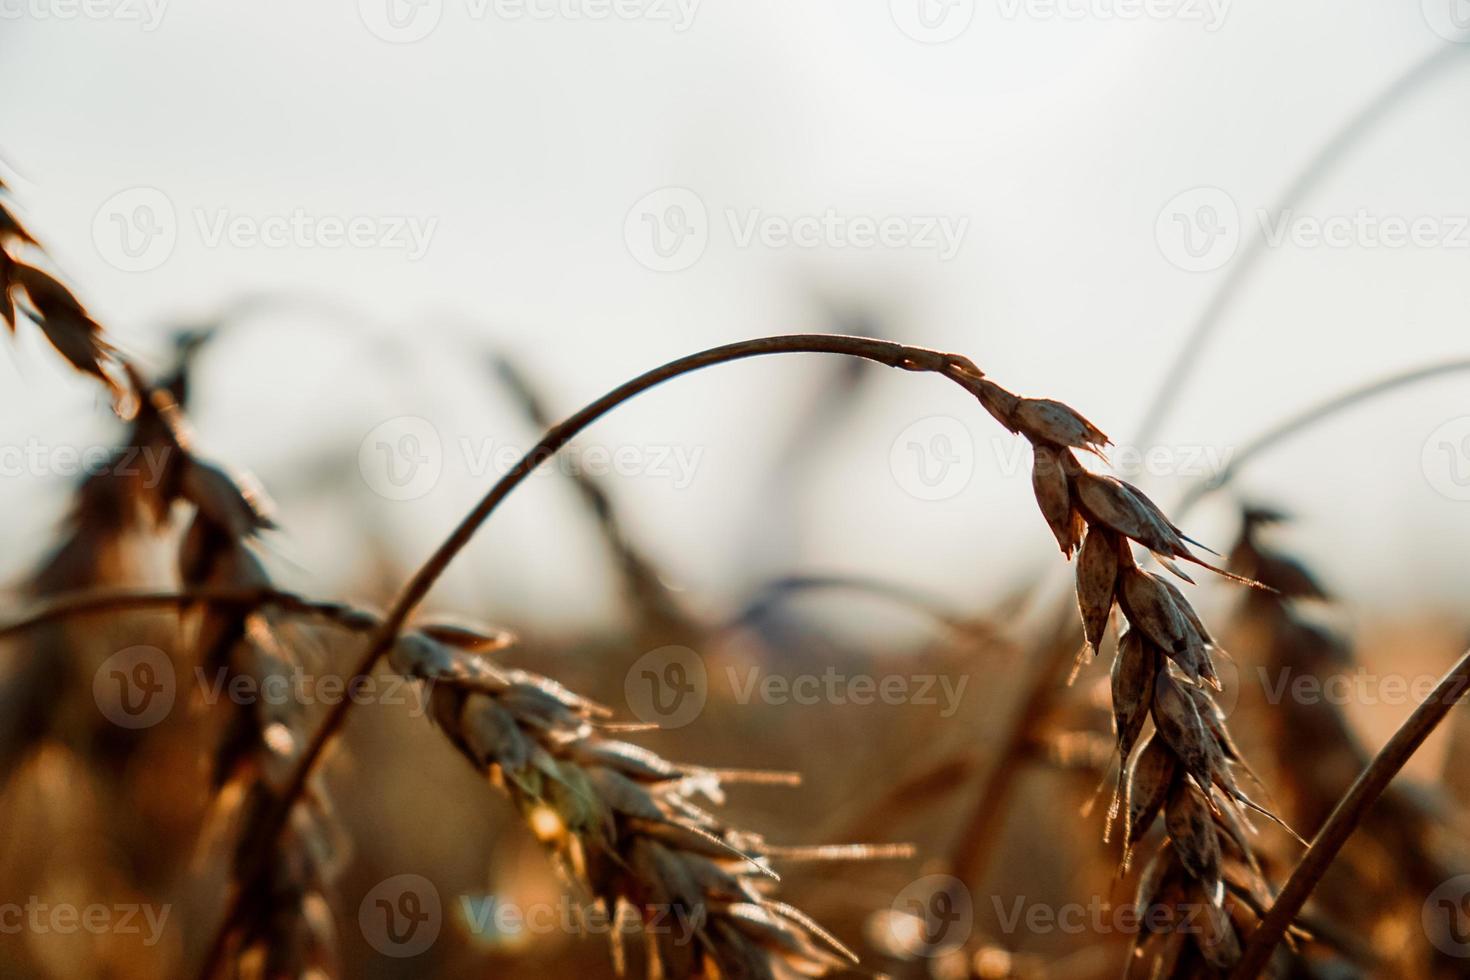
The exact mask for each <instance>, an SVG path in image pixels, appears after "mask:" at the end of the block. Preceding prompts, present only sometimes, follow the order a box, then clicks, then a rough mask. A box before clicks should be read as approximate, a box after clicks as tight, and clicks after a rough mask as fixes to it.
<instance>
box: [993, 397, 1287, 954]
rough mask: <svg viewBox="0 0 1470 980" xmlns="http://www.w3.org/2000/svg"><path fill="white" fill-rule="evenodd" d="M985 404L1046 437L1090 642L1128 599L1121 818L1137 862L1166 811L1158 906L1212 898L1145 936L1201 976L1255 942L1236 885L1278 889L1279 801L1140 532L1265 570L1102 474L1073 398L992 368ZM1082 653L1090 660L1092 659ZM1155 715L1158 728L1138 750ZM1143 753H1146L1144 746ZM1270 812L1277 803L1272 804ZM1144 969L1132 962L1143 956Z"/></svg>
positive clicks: (1058, 514)
mask: <svg viewBox="0 0 1470 980" xmlns="http://www.w3.org/2000/svg"><path fill="white" fill-rule="evenodd" d="M965 383H966V387H968V388H969V389H970V390H971V391H972V392H974V393H975V394H976V396H977V397H978V398H979V399H980V402H981V404H982V405H983V406H984V407H985V408H986V409H987V410H988V411H989V412H990V413H991V414H992V415H993V416H995V418H996V419H997V420H999V421H1000V422H1001V424H1002V425H1004V426H1005V427H1006V428H1007V429H1009V430H1011V431H1012V432H1015V433H1019V434H1020V435H1022V436H1023V437H1025V438H1026V439H1027V440H1028V441H1029V442H1030V443H1031V445H1032V449H1033V464H1032V465H1033V470H1032V473H1033V487H1034V489H1035V493H1036V498H1037V503H1038V505H1039V506H1040V508H1041V512H1042V515H1043V516H1044V517H1045V519H1046V522H1047V525H1048V526H1049V527H1050V528H1051V529H1052V532H1053V534H1054V535H1055V536H1056V538H1057V541H1058V544H1059V545H1060V546H1061V549H1062V553H1063V554H1064V555H1066V556H1068V557H1070V556H1071V555H1072V553H1073V552H1074V551H1078V560H1077V574H1076V579H1077V604H1078V609H1079V612H1080V614H1081V618H1082V624H1083V633H1084V640H1085V644H1086V645H1085V647H1084V653H1085V651H1086V650H1089V649H1090V650H1092V651H1093V652H1094V653H1096V652H1097V650H1098V649H1099V646H1100V644H1101V642H1102V639H1103V634H1104V633H1105V631H1106V628H1107V625H1108V621H1109V620H1110V619H1111V617H1112V612H1113V609H1114V607H1115V606H1116V607H1117V608H1118V609H1119V610H1121V612H1122V615H1123V618H1124V620H1125V621H1126V623H1127V627H1128V628H1127V629H1126V631H1125V632H1124V633H1123V635H1122V636H1121V637H1120V639H1119V643H1118V652H1117V659H1116V661H1115V662H1114V665H1113V683H1112V687H1113V711H1114V718H1115V737H1116V740H1117V748H1118V755H1119V766H1120V772H1119V782H1118V789H1117V791H1116V792H1115V794H1114V799H1113V803H1112V805H1111V806H1110V808H1109V823H1111V822H1112V820H1113V819H1115V818H1116V817H1117V815H1118V814H1119V813H1120V811H1121V812H1122V814H1123V817H1124V834H1123V838H1124V841H1123V847H1124V857H1123V866H1124V867H1126V866H1127V864H1128V861H1129V859H1130V856H1131V853H1132V849H1133V848H1134V847H1135V846H1136V845H1137V844H1138V843H1139V842H1140V841H1141V840H1142V839H1143V836H1144V834H1145V833H1146V832H1147V831H1148V829H1149V827H1150V826H1151V825H1152V824H1153V823H1154V821H1155V820H1156V819H1157V818H1158V816H1160V815H1161V814H1162V816H1163V817H1164V822H1165V826H1166V827H1167V829H1168V834H1169V843H1168V844H1166V845H1165V847H1164V848H1163V849H1162V850H1160V851H1159V852H1158V853H1157V854H1156V855H1155V856H1154V859H1153V861H1152V862H1151V864H1150V871H1149V872H1148V873H1146V874H1145V875H1144V881H1143V883H1142V884H1141V886H1140V892H1139V900H1140V903H1141V904H1142V905H1143V906H1144V907H1153V906H1156V905H1162V906H1167V907H1177V908H1180V909H1183V908H1190V907H1192V908H1198V909H1203V910H1204V915H1205V918H1206V919H1207V920H1208V927H1207V928H1206V929H1203V930H1191V931H1190V933H1189V934H1188V935H1186V934H1185V932H1184V931H1181V930H1179V929H1170V930H1167V931H1165V932H1163V933H1161V935H1160V936H1158V937H1140V938H1141V939H1142V940H1154V941H1152V942H1147V941H1145V942H1143V943H1141V948H1140V949H1139V958H1140V959H1141V958H1142V957H1143V956H1144V955H1145V954H1148V953H1151V954H1152V963H1151V965H1150V973H1151V975H1152V976H1155V977H1173V976H1189V975H1192V973H1191V971H1192V970H1193V969H1194V966H1192V965H1191V964H1194V963H1195V962H1196V961H1199V960H1203V961H1204V962H1205V963H1206V964H1208V966H1209V967H1210V968H1211V969H1217V970H1223V969H1229V968H1230V967H1231V966H1232V965H1233V964H1234V962H1235V960H1237V959H1238V958H1239V957H1240V955H1241V942H1240V937H1239V935H1237V934H1236V932H1235V926H1234V925H1233V919H1232V916H1233V915H1234V914H1236V906H1235V905H1234V904H1233V903H1232V902H1231V900H1230V899H1229V898H1227V896H1228V895H1229V894H1231V892H1232V891H1233V890H1244V891H1247V892H1249V893H1257V892H1260V891H1262V890H1263V889H1264V887H1265V883H1264V881H1263V880H1262V879H1261V876H1260V873H1259V869H1258V865H1257V862H1256V860H1255V857H1254V855H1253V854H1252V853H1251V850H1250V846H1249V843H1248V840H1247V838H1246V835H1245V834H1244V833H1243V832H1242V831H1241V828H1244V827H1248V826H1249V825H1248V822H1247V821H1246V819H1245V817H1244V814H1243V812H1242V811H1241V808H1242V807H1245V808H1248V809H1253V810H1257V811H1260V812H1263V813H1264V812H1265V811H1264V810H1262V809H1261V808H1260V807H1259V806H1257V804H1256V803H1255V802H1254V801H1252V800H1251V799H1250V798H1249V797H1247V796H1246V794H1245V793H1244V792H1242V791H1241V789H1240V787H1239V785H1238V783H1237V781H1236V779H1235V776H1234V774H1233V769H1234V768H1235V767H1237V766H1241V765H1243V760H1241V758H1240V756H1239V752H1238V751H1237V750H1236V748H1235V745H1234V743H1233V742H1232V741H1231V740H1230V737H1229V735H1228V733H1227V732H1226V731H1225V727H1224V722H1223V715H1222V714H1221V713H1220V712H1219V711H1218V709H1217V708H1216V706H1215V704H1214V701H1213V699H1212V697H1211V695H1210V693H1209V691H1208V690H1206V689H1205V688H1206V686H1210V687H1215V688H1218V687H1219V686H1220V682H1219V678H1218V674H1217V672H1216V670H1215V667H1214V664H1213V660H1212V655H1211V650H1212V649H1215V641H1214V638H1213V636H1211V634H1210V632H1209V630H1207V629H1206V628H1205V625H1204V623H1203V621H1202V620H1201V619H1200V617H1199V615H1198V614H1197V613H1196V612H1195V611H1194V609H1193V607H1192V606H1191V605H1190V603H1189V602H1188V600H1187V599H1186V598H1185V596H1184V594H1183V593H1182V592H1181V591H1180V590H1179V589H1178V588H1177V587H1176V586H1175V585H1174V584H1173V583H1171V582H1169V581H1168V580H1167V579H1165V578H1164V577H1162V576H1159V575H1155V574H1153V573H1151V572H1148V571H1145V570H1144V569H1142V568H1140V567H1139V566H1138V564H1137V562H1136V560H1135V558H1134V554H1133V545H1135V544H1136V545H1140V546H1142V547H1143V548H1144V549H1146V550H1147V551H1149V552H1151V553H1153V555H1154V556H1155V557H1156V558H1157V559H1158V560H1159V561H1160V563H1161V564H1163V566H1164V567H1165V568H1167V569H1169V570H1170V571H1171V572H1173V573H1174V574H1175V575H1177V576H1179V577H1180V578H1182V579H1184V580H1185V581H1190V579H1189V577H1188V576H1187V575H1185V574H1184V572H1183V571H1182V570H1181V569H1180V568H1179V567H1178V566H1177V565H1176V564H1175V560H1176V559H1177V560H1180V561H1185V562H1190V563H1192V564H1196V565H1200V566H1202V567H1205V568H1208V569H1210V570H1212V571H1216V572H1219V573H1220V574H1222V575H1225V576H1226V577H1229V578H1231V579H1233V580H1237V581H1241V582H1245V583H1247V584H1250V585H1252V586H1259V584H1260V583H1257V582H1254V581H1252V580H1249V579H1245V578H1243V577H1242V576H1238V575H1235V574H1233V573H1230V572H1227V571H1225V570H1224V569H1221V568H1218V567H1216V566H1215V565H1213V564H1211V563H1209V562H1207V561H1205V560H1204V559H1201V558H1199V557H1198V556H1197V555H1195V554H1194V552H1193V551H1192V550H1191V549H1190V547H1189V545H1190V543H1191V542H1190V539H1189V538H1188V537H1186V536H1185V534H1184V532H1183V531H1181V530H1180V529H1179V528H1178V527H1176V526H1175V525H1174V524H1173V523H1172V522H1171V521H1170V520H1169V519H1168V517H1167V516H1166V515H1165V514H1164V512H1163V511H1162V510H1161V509H1160V508H1159V507H1158V506H1157V505H1156V504H1154V503H1153V501H1151V500H1149V498H1148V497H1147V496H1146V495H1145V494H1144V493H1143V491H1141V490H1139V489H1138V488H1137V487H1134V486H1131V485H1130V484H1128V483H1125V482H1123V481H1122V480H1118V479H1115V478H1113V477H1109V476H1102V475H1099V474H1095V473H1091V472H1089V471H1088V470H1086V469H1085V468H1083V466H1082V465H1081V463H1080V462H1079V461H1078V459H1077V457H1076V456H1075V455H1074V451H1075V450H1081V451H1085V452H1090V453H1093V454H1095V455H1097V456H1099V457H1101V456H1102V455H1103V450H1104V448H1105V447H1106V446H1107V445H1108V438H1107V436H1106V435H1104V434H1103V432H1102V431H1101V430H1100V429H1098V428H1097V426H1095V425H1093V424H1092V423H1091V422H1089V421H1088V420H1087V419H1086V418H1084V417H1083V416H1082V415H1081V414H1080V413H1078V412H1076V411H1075V410H1073V409H1072V408H1070V407H1068V406H1067V405H1064V404H1062V403H1060V402H1055V401H1050V400H1045V399H1032V398H1022V397H1020V396H1017V395H1014V394H1012V393H1011V392H1009V391H1006V390H1005V389H1004V388H1002V387H1000V386H999V385H997V384H995V383H994V382H992V381H990V380H989V379H985V378H981V377H978V376H976V377H972V378H969V379H967V381H966V382H965ZM1079 663H1080V661H1079ZM1149 719H1152V720H1153V722H1154V726H1155V731H1154V734H1153V735H1152V736H1151V737H1150V738H1149V739H1148V740H1147V742H1145V743H1144V745H1143V747H1142V748H1141V749H1138V750H1137V755H1136V756H1133V753H1134V751H1135V746H1136V745H1137V744H1138V742H1139V739H1140V737H1141V736H1142V734H1143V732H1144V730H1145V728H1146V726H1147V722H1148V720H1149ZM1130 756H1132V757H1131V758H1130ZM1268 815H1269V814H1268ZM1130 968H1131V963H1130Z"/></svg>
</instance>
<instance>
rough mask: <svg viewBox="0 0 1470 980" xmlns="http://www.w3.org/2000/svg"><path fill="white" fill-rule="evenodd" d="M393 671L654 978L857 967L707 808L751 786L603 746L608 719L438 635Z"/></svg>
mask: <svg viewBox="0 0 1470 980" xmlns="http://www.w3.org/2000/svg"><path fill="white" fill-rule="evenodd" d="M390 662H391V664H392V666H393V668H394V669H395V670H396V671H398V672H399V673H402V674H404V675H406V676H409V677H414V678H418V679H419V680H422V681H424V682H425V683H426V684H427V685H428V689H429V704H430V708H431V712H432V715H433V717H434V719H435V721H436V722H437V723H438V725H439V727H440V728H441V729H442V730H443V732H444V734H445V735H446V736H447V737H448V738H449V739H450V741H452V742H453V743H454V745H455V746H456V747H457V748H458V749H459V751H460V752H461V753H463V754H464V755H465V757H466V758H468V759H469V760H470V762H471V763H472V764H474V766H475V767H476V768H477V769H479V770H480V771H482V772H487V773H489V774H490V775H491V777H492V778H493V779H494V781H495V782H496V783H497V784H498V785H500V786H501V787H502V788H504V789H505V791H506V792H507V793H509V794H510V796H511V798H512V799H513V800H514V801H515V803H516V806H517V808H518V809H519V810H520V812H521V813H522V815H523V816H524V817H525V818H526V820H527V822H528V823H529V824H530V826H531V828H532V830H533V831H534V832H535V833H536V834H537V836H538V837H540V838H541V840H542V841H543V842H544V843H546V844H547V845H548V846H550V847H551V848H552V849H553V850H554V851H555V853H556V854H557V856H558V857H559V858H560V860H561V863H562V864H563V866H564V869H565V870H566V871H567V872H568V873H569V875H570V876H571V877H572V879H573V880H574V881H577V882H580V883H581V884H583V885H584V886H585V887H586V888H587V889H588V890H589V892H590V893H591V895H592V896H593V897H594V898H596V899H597V900H598V901H600V902H602V903H604V904H605V905H606V906H607V909H608V910H609V911H610V912H613V911H617V910H620V909H621V910H624V911H625V912H626V913H628V914H636V915H637V916H639V917H640V918H641V919H642V920H643V922H644V923H645V929H644V932H645V936H646V938H647V940H648V944H649V946H650V961H651V969H654V970H656V972H655V973H654V975H656V976H662V977H670V978H673V977H688V976H700V975H702V976H711V977H714V976H719V977H777V976H788V975H792V974H793V973H796V974H802V975H807V976H811V975H817V974H822V973H827V972H829V971H831V970H835V969H839V968H843V967H846V966H850V965H851V964H852V963H854V962H855V961H856V959H855V957H854V956H853V955H852V954H851V953H850V952H849V951H848V950H847V949H846V947H844V946H843V945H842V944H841V943H839V942H837V940H836V939H834V938H833V937H832V936H830V935H828V934H827V933H826V932H825V931H824V930H822V929H821V928H820V927H819V926H817V925H816V924H815V923H814V922H813V921H812V920H811V919H809V918H807V917H806V916H805V915H804V914H802V913H800V912H799V911H797V910H795V909H793V908H792V907H790V906H789V905H786V904H785V903H783V902H780V901H777V900H775V899H774V898H772V897H770V895H769V889H770V886H771V884H772V883H773V881H774V879H775V876H774V873H773V872H772V871H771V869H770V858H771V857H772V856H773V854H774V853H775V852H776V851H777V850H778V849H774V848H770V847H768V846H767V845H766V844H765V842H764V841H763V840H762V839H761V838H760V837H759V836H757V835H755V834H751V833H747V832H743V831H739V830H736V829H734V828H731V827H729V826H726V825H725V824H724V823H722V822H721V821H720V820H719V819H718V818H717V817H715V816H714V815H713V814H711V813H709V812H708V811H706V810H705V809H704V808H703V802H702V801H708V802H710V803H716V804H718V803H720V802H722V800H723V791H722V786H723V784H725V783H728V782H731V781H735V780H739V779H741V778H742V776H743V775H744V774H741V773H727V772H725V773H722V772H714V771H711V770H708V769H704V768H701V767H695V766H685V765H679V764H675V763H671V762H669V761H667V760H665V759H663V758H661V757H659V756H657V755H655V754H654V753H651V752H649V751H647V750H645V749H642V748H640V747H638V746H636V745H632V744H630V743H628V742H624V741H620V740H617V739H612V738H608V737H606V735H605V734H603V732H602V731H601V730H600V722H601V721H602V720H603V719H604V718H605V717H606V715H607V711H606V709H604V708H602V707H601V706H599V705H596V704H594V703H592V702H590V701H588V700H586V699H585V698H582V697H580V696H578V695H576V694H573V693H572V692H570V691H568V690H566V689H565V688H563V687H561V686H560V685H558V684H556V683H555V682H553V681H550V680H547V679H546V678H543V677H538V676H536V675H534V674H529V673H526V672H524V671H519V670H507V669H502V668H500V667H497V666H495V665H494V664H492V663H490V662H489V661H487V660H485V659H484V658H483V657H481V656H478V655H477V654H476V653H475V652H474V651H473V648H467V647H466V645H465V644H457V643H455V642H453V640H452V639H451V638H448V637H446V636H445V634H443V633H442V632H438V633H436V632H435V631H433V630H428V631H425V630H417V631H413V632H409V633H406V634H404V635H403V636H402V637H400V638H399V640H398V642H397V643H396V644H395V645H394V647H393V649H392V651H391V652H390ZM802 853H803V854H810V855H811V856H817V857H827V856H841V857H851V856H853V855H854V854H855V853H856V854H858V855H859V856H865V855H869V852H866V851H862V850H859V851H853V850H852V849H848V848H839V849H836V850H832V851H825V850H820V849H819V850H817V851H804V852H802ZM671 917H672V918H671ZM673 921H678V922H682V923H689V924H692V925H693V926H694V929H693V933H692V941H684V933H683V932H681V931H680V930H675V929H670V928H668V923H670V922H673Z"/></svg>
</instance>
